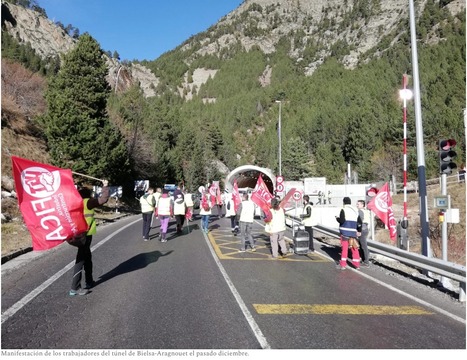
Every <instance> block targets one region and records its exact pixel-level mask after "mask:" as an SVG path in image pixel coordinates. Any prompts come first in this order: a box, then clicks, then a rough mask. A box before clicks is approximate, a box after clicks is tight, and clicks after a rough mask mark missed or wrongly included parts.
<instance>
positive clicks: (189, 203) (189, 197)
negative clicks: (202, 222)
mask: <svg viewBox="0 0 467 360" xmlns="http://www.w3.org/2000/svg"><path fill="white" fill-rule="evenodd" d="M183 197H184V199H185V205H186V213H185V218H186V220H187V221H193V207H194V206H195V204H194V203H193V194H192V193H190V192H189V191H188V192H186V193H185V194H184V196H183Z"/></svg>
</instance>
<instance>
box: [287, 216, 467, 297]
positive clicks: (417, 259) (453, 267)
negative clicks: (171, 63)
mask: <svg viewBox="0 0 467 360" xmlns="http://www.w3.org/2000/svg"><path fill="white" fill-rule="evenodd" d="M287 217H288V218H289V219H290V220H292V224H293V225H294V224H295V225H296V224H297V223H300V220H299V219H297V218H296V217H293V216H290V215H287ZM293 225H292V226H293ZM313 230H314V231H318V232H320V233H322V234H325V235H327V236H330V237H333V238H336V239H339V238H340V234H339V231H338V230H336V229H331V228H327V227H324V226H320V225H318V226H314V227H313ZM367 243H368V248H369V250H370V251H372V252H374V253H378V254H381V255H384V256H387V257H389V258H391V259H395V260H398V261H400V262H403V263H405V264H408V265H411V266H414V267H417V268H420V269H423V270H425V271H430V272H432V273H435V274H438V275H441V276H444V277H446V278H449V279H452V280H455V281H458V282H459V285H460V286H459V301H462V302H465V301H466V300H465V298H466V297H465V291H466V270H465V266H462V265H458V264H454V263H452V262H449V261H444V260H440V259H435V258H430V257H426V256H423V255H420V254H416V253H411V252H409V251H407V250H402V249H399V248H397V247H395V246H390V245H386V244H382V243H379V242H377V241H372V240H367Z"/></svg>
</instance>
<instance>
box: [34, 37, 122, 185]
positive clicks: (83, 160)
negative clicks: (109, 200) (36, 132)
mask: <svg viewBox="0 0 467 360" xmlns="http://www.w3.org/2000/svg"><path fill="white" fill-rule="evenodd" d="M106 75H107V67H106V65H105V61H104V59H103V57H102V50H101V49H100V47H99V44H98V43H97V42H96V41H95V40H94V39H93V38H92V37H91V36H90V35H89V34H87V33H85V34H84V35H82V36H81V37H80V38H79V41H78V43H77V45H76V47H75V48H74V49H73V50H72V51H70V52H69V53H67V54H66V55H65V57H64V65H63V67H62V68H61V69H60V71H59V72H58V74H57V76H55V77H52V78H51V79H50V81H49V85H48V88H47V91H46V100H47V103H48V111H47V113H46V114H45V115H44V116H43V117H42V122H43V125H44V130H45V134H46V137H47V143H48V146H49V150H50V155H51V158H52V159H53V162H54V164H55V165H56V166H59V167H66V168H72V169H73V170H74V171H76V172H80V173H85V174H87V175H90V176H94V177H98V178H101V179H102V178H104V177H107V178H108V179H109V180H112V181H123V180H124V179H125V178H127V175H128V172H129V161H128V157H127V151H126V147H125V143H124V141H122V137H121V134H120V132H119V131H118V129H117V128H116V127H115V126H114V125H113V124H112V123H111V122H110V121H109V118H108V116H107V111H106V106H107V98H108V95H109V85H108V84H107V81H106V79H105V77H106Z"/></svg>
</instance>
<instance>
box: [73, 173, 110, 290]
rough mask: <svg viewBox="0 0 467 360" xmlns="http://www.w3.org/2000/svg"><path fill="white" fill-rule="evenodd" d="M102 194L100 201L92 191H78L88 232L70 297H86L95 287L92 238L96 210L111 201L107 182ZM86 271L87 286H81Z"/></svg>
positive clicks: (78, 253)
mask: <svg viewBox="0 0 467 360" xmlns="http://www.w3.org/2000/svg"><path fill="white" fill-rule="evenodd" d="M102 185H103V186H102V193H101V196H100V197H99V198H98V199H95V198H93V197H91V195H92V194H91V190H90V189H88V188H86V187H83V188H80V189H79V190H78V192H79V194H80V195H81V197H82V198H83V210H84V218H85V219H86V223H87V224H88V232H87V234H86V242H85V244H84V245H83V246H80V247H78V252H77V254H76V260H75V266H74V267H73V278H72V280H71V290H70V291H69V293H68V294H69V295H70V296H75V295H86V294H88V293H89V289H91V288H92V287H94V285H95V281H94V277H93V276H92V254H91V242H92V236H93V235H94V234H95V233H96V221H95V219H94V209H95V208H96V207H98V206H101V205H103V204H105V203H106V202H107V201H108V200H109V196H110V189H109V182H108V181H107V180H103V181H102ZM83 270H84V277H85V285H84V287H82V286H81V279H82V273H83Z"/></svg>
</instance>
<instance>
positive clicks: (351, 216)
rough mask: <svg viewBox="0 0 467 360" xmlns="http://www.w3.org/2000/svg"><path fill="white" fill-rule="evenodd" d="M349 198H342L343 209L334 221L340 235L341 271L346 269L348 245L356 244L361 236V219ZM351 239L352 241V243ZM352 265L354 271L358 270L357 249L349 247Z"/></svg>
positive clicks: (358, 256)
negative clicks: (337, 224) (337, 225)
mask: <svg viewBox="0 0 467 360" xmlns="http://www.w3.org/2000/svg"><path fill="white" fill-rule="evenodd" d="M350 204H351V200H350V198H349V197H347V196H346V197H344V200H343V207H342V209H341V211H340V214H339V216H336V220H337V222H338V223H339V232H340V234H341V247H342V251H341V260H340V262H339V265H340V268H341V270H345V269H346V268H347V256H348V254H349V243H350V242H354V241H355V242H356V240H357V237H359V236H360V235H361V231H362V219H361V218H360V216H359V215H358V210H357V209H356V208H355V207H353V206H352V205H350ZM352 239H353V240H354V241H352ZM351 251H352V264H353V266H355V268H356V269H360V254H359V251H358V247H354V246H351Z"/></svg>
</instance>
